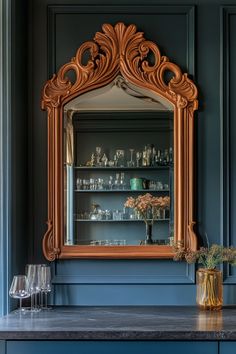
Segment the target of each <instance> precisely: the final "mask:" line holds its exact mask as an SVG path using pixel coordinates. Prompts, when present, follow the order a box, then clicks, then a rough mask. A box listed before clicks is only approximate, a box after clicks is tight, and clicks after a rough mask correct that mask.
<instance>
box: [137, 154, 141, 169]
mask: <svg viewBox="0 0 236 354" xmlns="http://www.w3.org/2000/svg"><path fill="white" fill-rule="evenodd" d="M141 158H142V153H141V152H139V151H137V152H136V167H140V160H141Z"/></svg>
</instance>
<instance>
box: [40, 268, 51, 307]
mask: <svg viewBox="0 0 236 354" xmlns="http://www.w3.org/2000/svg"><path fill="white" fill-rule="evenodd" d="M51 290H52V289H51V269H50V267H49V266H46V265H42V267H41V308H42V309H43V310H51V307H48V293H50V292H51ZM43 295H44V298H45V306H44V304H43Z"/></svg>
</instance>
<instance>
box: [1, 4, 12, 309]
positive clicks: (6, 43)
mask: <svg viewBox="0 0 236 354" xmlns="http://www.w3.org/2000/svg"><path fill="white" fill-rule="evenodd" d="M0 9H1V12H0V78H1V79H0V314H1V315H3V314H5V313H7V311H8V307H9V302H8V294H7V289H8V284H9V279H8V277H9V264H10V262H9V257H10V252H9V250H10V249H11V247H10V239H11V237H10V235H11V109H10V96H11V94H10V92H11V1H10V0H0Z"/></svg>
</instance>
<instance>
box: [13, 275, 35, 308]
mask: <svg viewBox="0 0 236 354" xmlns="http://www.w3.org/2000/svg"><path fill="white" fill-rule="evenodd" d="M9 295H10V296H11V297H12V298H14V299H19V300H20V307H19V309H18V310H17V311H19V312H21V311H24V310H25V309H24V308H23V307H22V299H25V298H27V297H29V296H30V293H29V283H28V280H27V277H26V276H25V275H15V276H14V277H13V280H12V283H11V287H10V290H9Z"/></svg>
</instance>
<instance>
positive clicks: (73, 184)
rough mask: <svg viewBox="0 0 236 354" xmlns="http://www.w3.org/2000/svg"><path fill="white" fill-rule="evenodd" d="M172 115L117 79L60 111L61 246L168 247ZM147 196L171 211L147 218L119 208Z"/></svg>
mask: <svg viewBox="0 0 236 354" xmlns="http://www.w3.org/2000/svg"><path fill="white" fill-rule="evenodd" d="M173 110H174V107H173V106H172V105H171V104H170V102H169V101H167V100H165V99H163V98H162V97H161V96H157V94H154V93H152V91H150V90H149V91H148V90H144V89H141V88H138V87H135V86H134V85H133V84H131V83H129V82H127V80H126V81H125V80H124V79H123V77H122V76H118V77H117V78H116V79H115V80H114V81H113V82H112V83H111V84H109V85H107V86H105V87H103V88H100V89H97V90H93V91H90V92H89V93H86V94H84V95H81V96H78V97H76V98H74V99H73V100H71V101H70V102H69V103H67V104H66V105H65V106H64V244H65V245H90V246H125V245H127V246H128V245H132V246H133V245H135V246H137V245H142V244H147V243H148V244H151V245H153V246H158V245H169V244H171V243H172V242H173V236H174V235H173V233H174V152H173V147H174V141H173ZM146 193H149V194H151V195H152V196H153V197H155V198H157V197H161V198H162V200H163V198H165V199H168V198H170V204H169V205H168V206H166V207H160V208H158V210H154V209H152V210H150V209H149V210H148V212H145V213H146V214H143V213H142V212H140V210H139V211H138V210H137V209H132V208H127V207H125V202H126V201H127V198H129V197H132V198H137V197H138V196H141V195H142V196H144V195H145V194H146ZM155 200H156V201H157V199H155ZM159 200H161V199H159ZM154 211H155V212H154ZM144 219H145V220H146V223H147V224H148V223H149V224H152V226H151V227H149V232H150V230H151V234H150V235H149V238H148V241H147V239H145V223H144ZM148 221H150V222H148ZM152 221H153V223H152Z"/></svg>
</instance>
